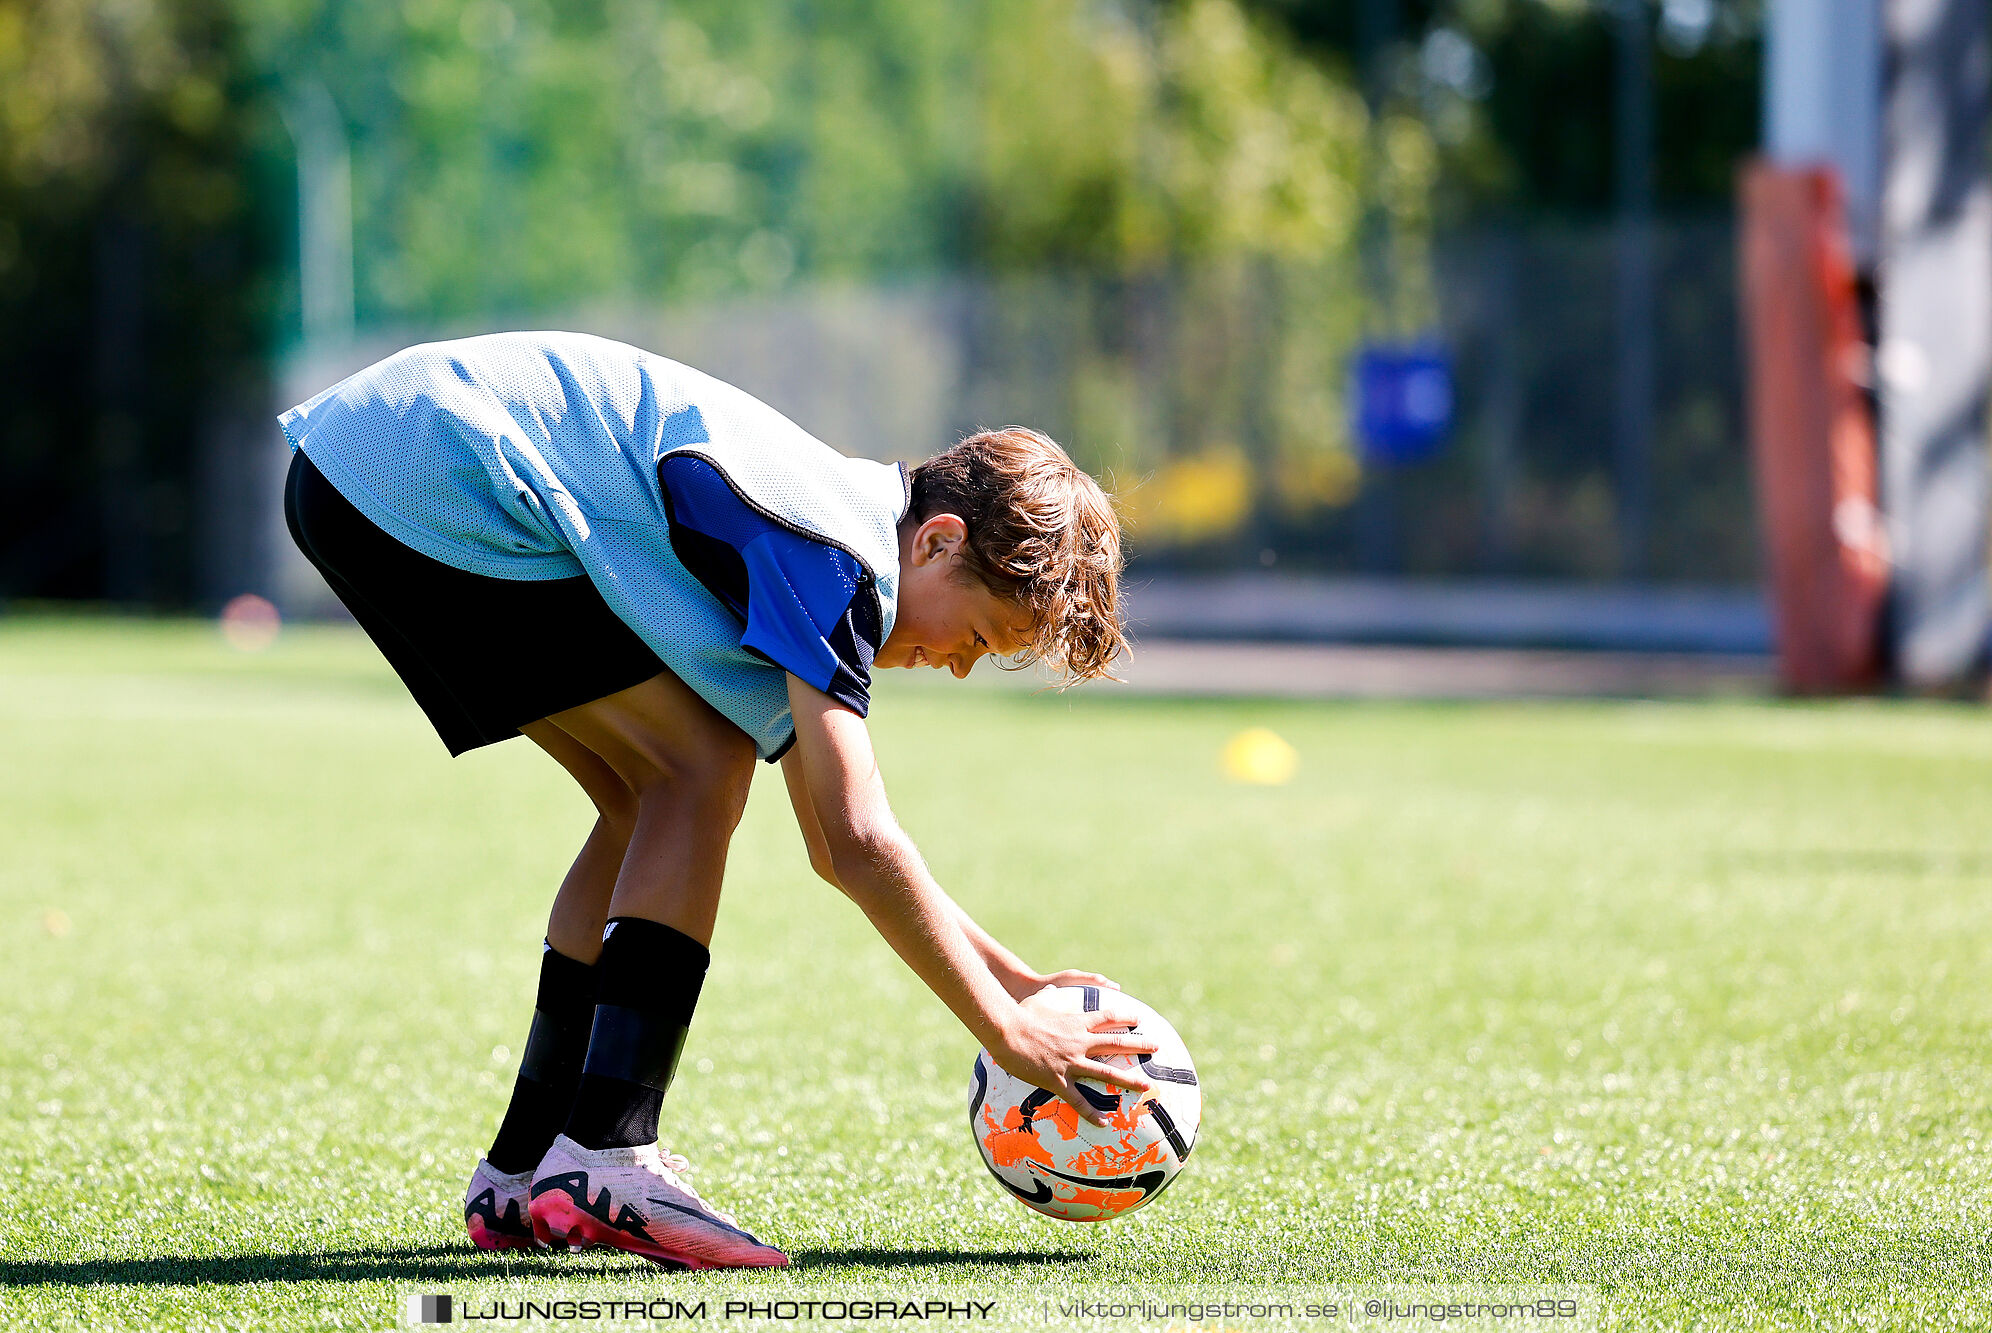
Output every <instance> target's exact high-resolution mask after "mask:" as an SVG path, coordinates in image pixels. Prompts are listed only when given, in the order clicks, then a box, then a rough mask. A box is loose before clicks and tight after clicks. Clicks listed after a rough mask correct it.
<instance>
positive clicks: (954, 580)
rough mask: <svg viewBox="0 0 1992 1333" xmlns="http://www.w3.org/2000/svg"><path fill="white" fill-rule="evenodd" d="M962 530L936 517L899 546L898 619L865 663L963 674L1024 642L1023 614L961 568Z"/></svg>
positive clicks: (1027, 629)
mask: <svg viewBox="0 0 1992 1333" xmlns="http://www.w3.org/2000/svg"><path fill="white" fill-rule="evenodd" d="M967 537H968V528H967V526H966V525H965V524H963V523H962V521H961V519H960V518H959V517H957V516H956V515H954V514H936V515H934V516H933V517H932V518H930V519H928V520H927V521H926V522H924V523H922V524H921V525H920V526H919V527H917V528H914V529H913V530H912V531H911V532H907V533H902V534H901V536H900V542H899V614H898V616H897V618H896V619H894V621H893V622H892V633H891V634H888V635H887V636H886V639H885V642H884V643H883V644H881V645H879V650H878V656H877V657H875V658H874V659H873V660H872V665H873V666H878V667H919V666H927V667H946V668H947V669H948V670H950V671H952V672H954V673H955V675H956V676H966V675H967V674H968V673H969V671H970V670H971V669H972V668H973V667H974V666H975V663H976V661H977V660H978V659H980V658H981V657H982V656H983V654H985V653H991V652H993V653H997V654H999V655H1003V656H1007V655H1009V654H1011V653H1014V652H1017V651H1018V650H1020V649H1021V648H1023V646H1024V645H1025V643H1026V642H1028V641H1029V639H1030V633H1031V624H1030V617H1029V616H1028V615H1027V614H1025V612H1024V611H1023V610H1022V609H1020V608H1019V607H1017V606H1016V605H1015V604H1013V603H1011V602H1007V601H1004V600H1003V599H1002V598H1000V597H998V596H996V595H995V594H994V593H992V592H990V591H989V590H988V589H987V588H985V587H983V586H982V585H981V584H980V583H978V582H977V581H976V580H975V579H974V578H973V577H972V576H970V575H969V574H967V573H966V572H965V571H964V570H963V569H962V565H961V547H962V543H963V542H964V541H965V540H966V539H967Z"/></svg>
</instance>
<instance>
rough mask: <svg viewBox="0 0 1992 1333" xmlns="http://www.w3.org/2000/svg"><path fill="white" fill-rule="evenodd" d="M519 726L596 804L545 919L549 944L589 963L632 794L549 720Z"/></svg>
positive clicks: (630, 824) (628, 825)
mask: <svg viewBox="0 0 1992 1333" xmlns="http://www.w3.org/2000/svg"><path fill="white" fill-rule="evenodd" d="M519 730H520V731H521V732H522V733H524V734H525V736H526V737H527V739H529V740H531V741H532V742H533V744H535V745H537V746H539V747H540V749H542V750H545V751H546V752H547V754H549V755H551V756H552V757H553V759H554V760H555V761H556V762H557V763H559V765H560V766H561V767H562V768H564V769H566V770H567V773H568V776H570V777H572V778H573V779H574V781H575V782H576V783H578V784H579V785H580V787H581V790H582V791H584V792H586V793H587V794H588V799H589V800H590V801H592V802H593V803H594V806H595V811H596V819H595V827H594V828H593V829H592V830H590V831H589V833H588V839H587V841H586V842H584V843H582V845H581V852H580V855H578V856H576V857H575V858H574V864H573V865H572V866H570V867H569V868H568V871H567V877H566V878H565V879H563V880H561V882H560V892H559V893H558V894H556V895H555V896H554V900H553V911H552V912H551V913H550V914H549V916H548V919H547V923H546V942H547V943H548V944H551V945H552V946H553V947H554V948H555V949H558V950H559V951H560V952H561V953H563V954H566V955H567V956H568V957H569V958H573V959H577V960H579V961H580V962H583V963H589V964H593V963H594V961H595V959H596V958H597V957H599V956H600V955H601V952H602V927H603V926H604V925H606V924H608V920H609V899H610V898H611V897H612V896H613V895H614V894H615V890H616V876H617V875H618V874H619V873H620V872H621V870H622V863H623V856H624V854H625V853H626V852H627V851H628V850H629V835H630V832H631V830H632V829H633V828H634V827H635V825H636V793H635V792H633V791H631V790H630V788H629V786H628V785H627V784H626V783H624V782H623V780H622V778H620V777H619V776H617V774H616V771H615V770H614V769H612V768H610V767H609V766H608V765H607V764H606V763H604V762H603V761H602V760H601V759H600V758H599V757H598V756H597V755H596V754H595V753H594V752H593V751H592V750H590V749H589V748H588V747H587V746H585V745H583V744H581V742H579V741H577V740H575V739H574V738H573V737H572V736H570V735H568V734H567V733H566V732H564V731H562V730H561V729H560V728H559V727H557V726H555V725H554V724H553V723H552V722H550V721H547V720H544V719H542V720H541V721H538V722H528V723H527V724H526V725H525V726H523V727H520V728H519Z"/></svg>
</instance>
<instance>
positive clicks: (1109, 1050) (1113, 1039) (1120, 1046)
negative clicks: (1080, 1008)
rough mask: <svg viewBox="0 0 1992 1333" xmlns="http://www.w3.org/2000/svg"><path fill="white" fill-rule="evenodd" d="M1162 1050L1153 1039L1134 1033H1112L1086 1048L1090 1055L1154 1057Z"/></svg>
mask: <svg viewBox="0 0 1992 1333" xmlns="http://www.w3.org/2000/svg"><path fill="white" fill-rule="evenodd" d="M1161 1049H1162V1048H1161V1047H1160V1046H1158V1045H1156V1043H1155V1041H1154V1039H1153V1038H1150V1037H1144V1036H1141V1035H1139V1034H1138V1033H1133V1032H1111V1033H1108V1034H1106V1035H1105V1036H1101V1037H1097V1038H1096V1039H1095V1041H1094V1042H1093V1044H1092V1045H1091V1046H1088V1047H1087V1048H1086V1054H1088V1055H1153V1054H1155V1052H1157V1051H1159V1050H1161Z"/></svg>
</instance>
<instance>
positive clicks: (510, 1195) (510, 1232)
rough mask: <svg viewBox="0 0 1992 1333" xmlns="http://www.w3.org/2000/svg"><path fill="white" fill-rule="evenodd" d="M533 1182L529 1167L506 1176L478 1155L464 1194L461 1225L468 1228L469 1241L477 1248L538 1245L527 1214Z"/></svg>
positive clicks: (532, 1247) (529, 1248) (518, 1247)
mask: <svg viewBox="0 0 1992 1333" xmlns="http://www.w3.org/2000/svg"><path fill="white" fill-rule="evenodd" d="M532 1184H533V1173H532V1172H530V1171H521V1172H519V1173H518V1174H517V1175H515V1176H508V1175H505V1174H504V1173H503V1172H500V1171H494V1170H492V1168H491V1163H489V1162H487V1161H485V1160H484V1159H483V1158H481V1157H480V1158H478V1160H477V1170H476V1171H474V1172H472V1173H471V1177H470V1189H469V1190H467V1191H466V1192H465V1193H464V1196H463V1225H464V1229H465V1230H466V1231H468V1232H470V1243H471V1244H472V1245H475V1246H476V1247H477V1248H478V1249H480V1250H532V1249H538V1248H539V1244H540V1243H539V1241H537V1240H535V1239H534V1238H533V1224H532V1219H531V1218H530V1217H528V1216H527V1215H526V1204H527V1202H528V1198H527V1191H528V1190H530V1189H531V1188H532Z"/></svg>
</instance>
